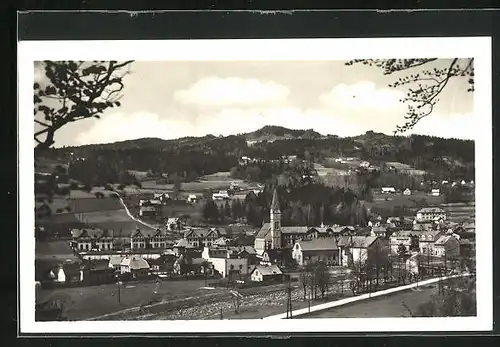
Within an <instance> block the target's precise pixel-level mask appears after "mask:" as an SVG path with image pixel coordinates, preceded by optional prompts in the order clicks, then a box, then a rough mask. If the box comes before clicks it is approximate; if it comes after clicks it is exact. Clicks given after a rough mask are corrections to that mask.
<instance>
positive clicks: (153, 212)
mask: <svg viewBox="0 0 500 347" xmlns="http://www.w3.org/2000/svg"><path fill="white" fill-rule="evenodd" d="M161 205H162V201H161V200H159V199H151V200H139V216H141V217H155V216H158V215H160V212H161Z"/></svg>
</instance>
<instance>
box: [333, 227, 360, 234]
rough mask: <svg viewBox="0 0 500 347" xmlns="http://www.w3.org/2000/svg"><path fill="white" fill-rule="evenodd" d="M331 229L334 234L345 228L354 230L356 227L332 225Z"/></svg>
mask: <svg viewBox="0 0 500 347" xmlns="http://www.w3.org/2000/svg"><path fill="white" fill-rule="evenodd" d="M331 229H332V231H333V232H334V233H336V234H337V233H341V232H343V231H345V230H349V231H351V232H352V231H355V230H356V228H354V227H353V226H350V225H334V226H333V227H332V228H331Z"/></svg>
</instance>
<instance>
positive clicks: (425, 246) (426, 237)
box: [419, 230, 444, 255]
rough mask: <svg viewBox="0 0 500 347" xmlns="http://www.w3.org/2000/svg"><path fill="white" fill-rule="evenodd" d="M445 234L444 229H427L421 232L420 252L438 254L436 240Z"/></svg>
mask: <svg viewBox="0 0 500 347" xmlns="http://www.w3.org/2000/svg"><path fill="white" fill-rule="evenodd" d="M443 234H444V232H443V231H442V230H426V231H423V232H422V233H421V234H420V240H419V248H420V253H422V254H425V255H437V254H436V250H435V249H434V244H435V242H436V241H437V240H438V239H439V238H440V237H441V236H442V235H443Z"/></svg>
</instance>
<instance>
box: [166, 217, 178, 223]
mask: <svg viewBox="0 0 500 347" xmlns="http://www.w3.org/2000/svg"><path fill="white" fill-rule="evenodd" d="M179 220H180V219H179V217H170V218H168V219H167V223H168V224H171V223H177V222H178V221H179Z"/></svg>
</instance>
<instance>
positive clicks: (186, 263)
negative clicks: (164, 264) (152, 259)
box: [173, 255, 213, 275]
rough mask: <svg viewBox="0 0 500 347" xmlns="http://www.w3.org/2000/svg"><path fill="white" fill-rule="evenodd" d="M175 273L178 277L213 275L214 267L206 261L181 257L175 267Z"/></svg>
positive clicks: (186, 256)
mask: <svg viewBox="0 0 500 347" xmlns="http://www.w3.org/2000/svg"><path fill="white" fill-rule="evenodd" d="M173 272H174V273H175V274H177V275H187V274H193V275H199V274H206V275H209V274H210V275H212V272H213V266H212V264H211V263H210V262H208V261H207V260H206V259H203V258H199V257H191V256H188V255H181V256H180V257H179V258H178V259H177V260H176V261H175V262H174V265H173Z"/></svg>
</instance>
